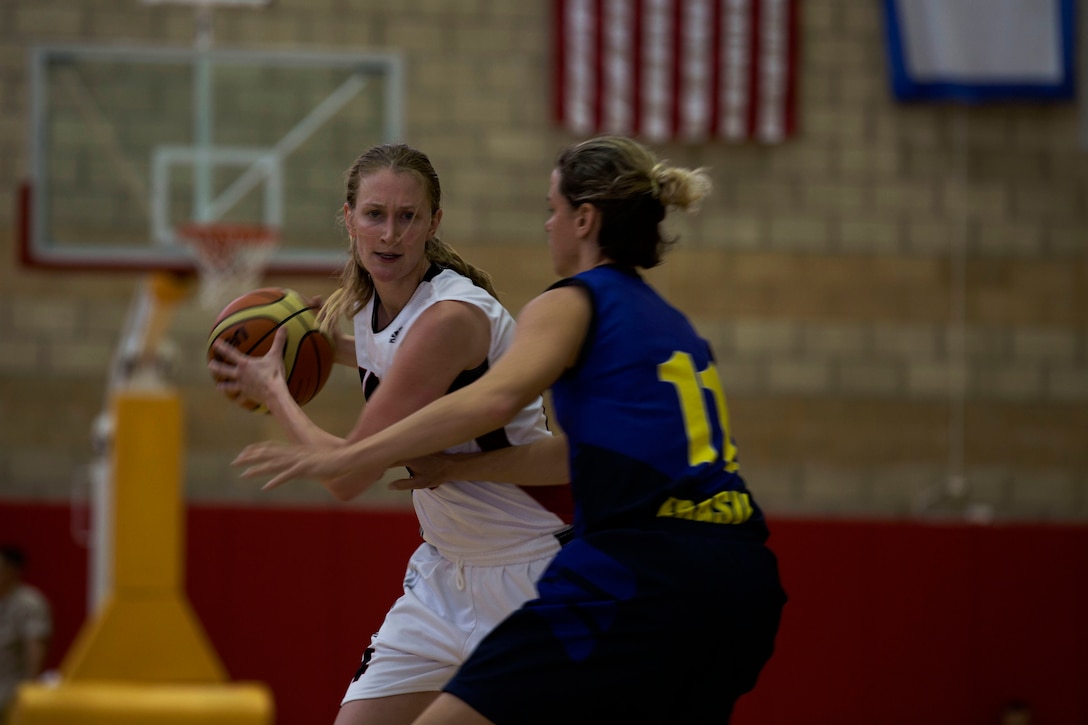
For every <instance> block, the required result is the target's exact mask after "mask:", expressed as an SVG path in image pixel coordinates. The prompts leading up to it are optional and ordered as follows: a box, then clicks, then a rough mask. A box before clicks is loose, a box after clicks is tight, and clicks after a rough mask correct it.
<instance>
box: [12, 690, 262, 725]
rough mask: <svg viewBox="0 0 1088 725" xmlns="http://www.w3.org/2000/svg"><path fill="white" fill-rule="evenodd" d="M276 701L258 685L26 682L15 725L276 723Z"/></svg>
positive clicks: (19, 698) (17, 703) (255, 724)
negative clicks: (274, 706) (58, 683)
mask: <svg viewBox="0 0 1088 725" xmlns="http://www.w3.org/2000/svg"><path fill="white" fill-rule="evenodd" d="M274 719H275V713H274V708H273V706H272V697H271V694H270V693H269V692H268V690H267V688H266V686H265V685H263V684H261V683H257V682H246V683H235V684H230V685H146V684H145V685H132V684H127V683H124V682H108V681H103V682H83V683H71V684H66V685H62V686H59V687H53V686H49V685H45V684H39V683H33V684H24V685H22V686H21V687H20V688H19V694H18V699H17V700H16V702H15V709H14V711H13V713H12V719H11V721H10V725H148V723H154V724H155V725H195V724H196V723H199V725H271V723H272V722H273V721H274Z"/></svg>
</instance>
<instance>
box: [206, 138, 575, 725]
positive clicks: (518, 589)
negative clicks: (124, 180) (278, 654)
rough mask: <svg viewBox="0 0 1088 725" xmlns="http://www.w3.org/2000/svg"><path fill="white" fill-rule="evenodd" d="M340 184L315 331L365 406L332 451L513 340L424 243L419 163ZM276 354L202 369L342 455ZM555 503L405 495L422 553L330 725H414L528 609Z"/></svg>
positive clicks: (524, 434)
mask: <svg viewBox="0 0 1088 725" xmlns="http://www.w3.org/2000/svg"><path fill="white" fill-rule="evenodd" d="M346 178H347V184H346V186H347V189H346V195H345V196H346V198H345V202H344V209H343V214H344V224H345V227H346V229H347V232H348V236H349V238H350V240H351V256H350V259H349V260H348V262H347V264H346V265H345V267H344V269H343V272H342V273H341V278H340V287H339V288H338V289H337V290H336V291H335V292H334V293H333V294H332V295H331V296H330V297H329V299H328V301H327V302H326V303H325V304H324V305H323V306H322V310H321V316H320V319H321V323H322V327H323V329H325V330H326V331H327V332H330V333H331V334H333V335H334V336H335V337H336V338H337V341H338V344H337V362H340V363H343V364H348V365H353V366H357V367H358V369H359V375H360V378H361V380H362V384H363V391H364V395H365V397H366V405H365V406H364V408H363V411H362V412H361V413H360V415H359V418H358V420H357V422H356V424H355V426H354V428H353V429H352V431H351V432H350V433H349V434H348V435H347V436H346V439H347V440H352V441H354V440H359V439H362V438H365V437H367V436H369V435H371V434H373V433H375V432H377V431H380V430H382V429H384V428H386V427H388V426H389V425H391V424H393V423H395V422H397V421H399V420H400V419H402V418H404V417H406V416H407V415H409V414H411V413H413V412H414V411H416V410H418V409H420V408H422V407H424V406H425V405H427V404H428V403H430V402H432V401H433V400H436V399H437V398H439V397H441V396H442V395H444V394H446V393H447V392H451V391H453V390H456V389H457V388H460V387H463V386H465V385H467V384H468V383H470V382H472V381H473V380H476V379H477V378H479V377H480V376H481V375H483V374H485V373H486V372H487V370H488V368H489V366H491V365H493V364H494V362H495V360H496V359H498V357H499V356H501V355H502V354H503V352H505V350H506V348H507V346H508V345H509V344H510V341H511V340H512V339H513V332H514V320H513V318H512V317H511V315H510V314H509V313H508V312H507V311H506V309H505V308H503V306H502V305H501V304H500V303H499V302H498V300H497V299H496V296H495V293H494V290H493V289H492V287H491V283H490V280H489V278H488V277H487V275H486V274H484V273H483V272H481V271H480V270H478V269H476V268H474V267H472V266H471V265H468V264H467V263H465V262H464V260H462V259H461V258H460V257H459V256H458V255H457V254H456V252H454V251H453V250H452V249H451V248H450V247H448V246H447V245H446V244H444V243H443V242H441V241H440V240H439V239H438V238H437V236H436V232H437V230H438V226H439V222H440V221H441V218H442V210H441V205H440V200H441V191H440V185H439V181H438V176H437V174H436V172H435V170H434V168H433V166H432V165H431V162H430V160H429V159H428V158H427V156H426V155H424V154H423V153H421V152H420V151H418V150H416V149H413V148H410V147H408V146H404V145H399V144H388V145H381V146H376V147H374V148H371V149H369V150H368V151H366V152H365V153H363V154H362V155H361V156H360V157H359V158H358V159H356V161H355V163H354V164H353V165H352V167H351V168H350V169H349V171H348V173H347V177H346ZM343 318H350V319H351V320H352V324H353V326H354V333H355V335H354V340H352V339H351V338H349V337H347V336H344V335H340V334H339V333H338V332H337V331H336V326H337V323H338V322H339V321H340V320H341V319H343ZM283 343H284V336H283V335H277V338H276V341H275V343H274V344H273V346H272V349H271V350H270V352H269V354H268V355H266V356H264V357H260V358H251V357H247V356H245V355H243V354H242V353H240V352H239V351H238V350H236V349H234V348H232V347H230V346H229V345H227V344H226V343H221V344H219V345H218V346H217V347H216V351H217V352H218V353H219V354H220V355H221V356H222V358H223V359H224V361H225V362H215V361H213V362H211V363H209V369H210V370H211V371H212V373H213V375H215V376H216V377H217V378H219V379H221V380H223V382H221V383H220V384H219V386H220V388H221V389H222V390H223V391H224V392H238V393H240V396H239V401H240V402H242V401H245V400H250V401H253V402H259V403H263V404H265V405H266V406H267V407H268V409H269V411H270V412H271V413H272V415H273V416H275V418H276V420H277V421H278V422H279V423H280V424H281V425H282V427H283V429H284V430H285V432H286V433H287V435H288V436H289V437H290V438H291V439H292V440H293V441H295V442H297V443H310V444H319V445H320V444H322V443H328V444H332V443H338V442H341V441H343V440H345V438H340V437H338V436H335V435H333V434H332V433H329V432H327V431H325V430H323V429H322V428H320V427H319V426H317V425H316V424H315V423H314V422H313V421H311V420H310V419H309V417H307V415H306V414H305V413H304V412H303V411H302V409H301V408H300V407H299V406H298V404H297V403H295V401H294V400H293V399H292V398H291V395H290V393H289V391H288V389H287V386H286V383H285V382H284V376H283V365H282V350H283ZM548 435H550V434H549V432H548V430H547V427H546V421H545V417H544V411H543V400H542V399H541V398H539V397H538V398H537V399H536V400H535V401H533V402H532V403H531V404H530V405H528V406H526V407H525V408H524V409H523V410H521V411H520V412H519V413H518V414H517V415H516V416H515V417H514V419H513V420H512V421H511V422H510V423H509V424H508V425H507V426H505V427H504V428H501V429H498V430H495V431H491V432H489V433H487V434H486V435H484V436H481V437H480V438H478V439H476V440H474V441H470V442H467V443H464V444H462V445H459V446H456V447H455V448H452V449H449V450H450V452H471V451H484V450H494V449H497V448H501V447H505V446H509V445H520V444H524V443H529V442H532V441H535V440H539V439H540V438H542V437H545V436H548ZM374 480H375V479H373V478H361V477H359V476H356V475H354V474H350V473H349V474H347V475H344V476H341V477H338V478H334V479H328V480H324V481H322V483H323V484H324V486H325V487H326V488H327V489H328V490H329V491H330V492H331V493H332V494H333V495H334V496H336V498H338V499H340V500H345V501H346V500H350V499H352V498H354V497H356V496H358V495H359V494H361V493H362V492H364V491H365V490H367V488H369V487H370V486H371V485H372V484H373V483H374ZM530 492H531V493H530ZM569 496H570V494H569V486H556V487H547V488H536V487H534V488H520V487H517V486H511V485H508V484H502V483H493V482H487V481H459V482H455V483H452V484H450V483H447V484H445V485H443V486H440V487H438V488H435V489H424V490H417V491H414V492H413V504H414V507H415V510H416V514H417V516H418V518H419V522H420V531H421V534H422V537H423V540H424V541H423V543H422V544H421V545H420V547H419V548H418V549H417V550H416V552H415V553H414V554H413V556H412V558H411V560H410V562H409V564H408V570H407V573H406V575H405V580H404V594H403V596H401V597H400V599H398V600H397V601H396V603H394V604H393V607H392V608H391V609H390V610H389V612H388V614H387V615H386V618H385V621H384V623H383V624H382V626H381V628H380V629H379V631H378V632H377V633H376V634H375V635H374V637H373V639H372V640H371V642H370V646H369V647H367V649H366V651H365V652H364V654H363V657H362V662H361V664H360V666H359V668H358V670H357V671H356V672H355V673H354V676H353V677H351V678H350V680H351V681H350V684H349V685H348V688H347V692H346V694H345V696H344V698H343V701H342V703H341V708H340V712H339V714H338V716H337V719H336V725H348V724H349V723H351V724H359V725H375V724H379V723H380V724H381V725H396V724H397V723H410V722H412V720H413V719H414V718H415V717H416V716H417V715H419V714H420V713H421V712H422V711H423V710H424V709H425V708H426V707H427V705H429V704H430V703H431V702H432V701H433V700H434V699H435V698H436V697H437V696H438V694H439V693H440V692H441V690H442V688H443V686H444V685H445V684H446V682H447V681H448V680H449V679H450V678H451V677H452V676H453V674H454V673H455V672H456V671H457V669H458V667H459V665H460V664H461V663H462V662H463V661H464V659H465V658H466V657H467V656H468V655H469V653H471V652H472V650H473V648H474V647H475V645H476V644H477V643H478V642H479V641H480V640H481V639H482V638H483V637H484V636H485V635H486V634H487V633H488V632H490V631H491V629H492V628H493V627H494V626H495V625H496V624H498V623H499V622H500V621H502V619H503V618H505V617H506V615H507V614H509V613H510V612H512V611H514V610H515V609H517V608H518V607H519V606H520V605H521V604H522V603H523V602H524V601H526V600H528V599H531V598H533V597H535V596H536V589H535V584H536V581H537V578H538V577H539V575H540V574H541V572H543V570H544V569H545V567H546V566H547V564H548V563H549V562H550V561H551V559H552V557H553V556H554V555H555V554H556V553H557V551H558V550H559V547H560V541H561V539H562V537H563V535H564V533H565V532H566V531H567V529H566V525H567V524H569V522H570V512H571V509H572V505H571V501H570V497H569Z"/></svg>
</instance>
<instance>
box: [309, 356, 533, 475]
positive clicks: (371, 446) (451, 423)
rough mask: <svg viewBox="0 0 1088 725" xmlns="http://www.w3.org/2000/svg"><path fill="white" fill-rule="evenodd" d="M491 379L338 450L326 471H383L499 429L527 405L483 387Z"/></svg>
mask: <svg viewBox="0 0 1088 725" xmlns="http://www.w3.org/2000/svg"><path fill="white" fill-rule="evenodd" d="M491 375H493V373H488V375H485V376H484V378H483V379H481V380H480V381H479V382H477V383H473V384H472V385H470V386H468V387H465V388H462V389H460V390H458V391H456V392H453V393H450V394H449V395H445V396H443V397H441V398H439V399H438V400H436V401H434V402H433V403H431V404H430V405H428V406H427V407H425V408H423V409H422V410H419V411H417V412H415V413H413V414H412V415H410V416H408V417H407V418H404V419H402V420H400V421H398V422H397V423H395V424H393V425H391V426H389V427H387V428H385V429H384V430H382V431H381V432H379V433H376V434H374V435H372V436H369V437H367V438H363V439H362V440H360V441H357V442H355V443H353V444H349V445H346V446H342V447H340V448H339V449H338V450H336V451H335V452H332V453H330V454H329V455H328V456H327V458H326V465H327V466H328V470H336V471H340V472H342V474H341V475H349V474H350V472H351V471H352V470H356V469H360V470H372V471H373V470H381V471H384V470H386V469H388V468H392V467H394V466H396V465H399V464H400V462H402V461H407V460H410V459H412V458H420V457H422V456H426V455H429V454H431V453H436V452H438V451H441V450H444V449H446V448H450V447H452V446H455V445H457V444H459V443H463V442H465V441H468V440H472V439H473V438H476V437H478V436H481V435H483V434H485V433H488V432H490V431H493V430H495V429H497V428H501V427H503V426H504V425H506V424H507V423H509V422H510V421H511V420H512V419H513V418H514V416H515V415H516V414H517V412H518V411H520V410H521V408H522V407H523V406H524V405H526V404H527V402H528V401H525V400H522V399H521V397H519V396H518V395H516V394H515V395H508V394H504V393H503V391H501V390H498V391H495V390H494V389H493V386H490V385H488V383H490V382H491V381H490V380H488V377H489V376H491Z"/></svg>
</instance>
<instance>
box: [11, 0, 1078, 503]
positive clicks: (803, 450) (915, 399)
mask: <svg viewBox="0 0 1088 725" xmlns="http://www.w3.org/2000/svg"><path fill="white" fill-rule="evenodd" d="M800 2H801V31H802V45H801V61H800V62H801V66H800V68H801V73H800V98H799V125H800V133H799V136H798V137H797V138H796V139H795V140H792V141H790V142H788V143H787V144H785V145H781V146H776V147H758V146H730V145H726V144H721V143H714V144H707V145H702V146H696V147H687V146H680V145H676V146H668V145H666V146H659V147H657V150H658V151H659V152H660V154H661V155H663V156H664V157H666V158H668V159H670V160H671V161H673V162H675V163H680V164H684V165H691V166H707V167H709V168H710V169H711V172H712V175H713V177H714V180H715V183H716V188H715V192H714V195H713V196H712V197H711V199H710V200H709V202H708V203H706V204H705V205H704V208H703V211H702V213H701V214H700V215H699V216H697V217H693V218H683V219H677V220H675V221H674V222H673V224H672V229H673V230H674V231H675V232H677V233H679V234H680V236H681V244H680V245H679V246H678V247H677V248H676V249H675V251H674V252H673V254H672V256H671V258H670V259H669V260H668V261H667V262H666V264H665V265H664V266H663V267H662V268H660V269H657V270H654V271H653V272H652V273H651V274H650V278H651V279H652V280H653V281H654V282H655V283H656V284H657V285H658V286H659V288H660V289H661V290H662V291H663V292H664V293H665V294H666V295H667V296H668V297H670V299H672V300H673V301H674V302H675V303H676V304H677V305H678V306H679V307H681V308H682V309H684V310H685V311H686V312H687V313H689V314H690V315H691V316H692V318H693V319H694V321H695V322H696V324H697V325H698V327H699V328H700V329H701V331H702V332H703V333H704V334H705V335H706V336H707V337H708V338H709V339H710V340H711V341H712V342H713V344H714V346H715V349H716V351H717V353H718V356H719V358H720V359H721V372H722V377H723V382H724V385H725V388H726V393H727V395H728V397H729V401H730V409H731V415H732V419H733V424H734V428H735V432H736V436H737V439H738V444H739V447H740V453H741V461H742V466H743V470H744V471H745V472H746V475H747V477H748V479H749V481H750V483H751V485H752V487H753V489H754V490H755V492H756V495H757V496H758V497H759V498H760V500H761V501H762V502H763V503H764V505H765V507H766V508H768V509H769V510H771V511H772V512H781V513H790V514H799V515H845V516H892V517H904V516H912V515H915V514H916V513H917V512H918V510H919V508H920V507H922V506H924V505H926V504H927V503H928V504H929V509H928V510H929V511H930V513H933V514H937V515H942V514H956V515H959V514H961V513H964V512H966V513H968V514H971V515H979V516H981V515H986V514H987V512H988V513H989V514H992V515H995V516H998V517H1002V518H1005V517H1007V518H1019V519H1044V520H1057V519H1078V520H1084V519H1088V249H1086V248H1088V155H1086V152H1085V150H1084V149H1082V148H1080V147H1079V145H1078V118H1077V110H1076V108H1075V107H1074V106H1071V105H1062V106H1045V107H1035V106H1026V105H1017V106H1003V107H985V108H960V107H952V106H911V107H904V106H900V105H898V104H895V103H894V102H893V101H892V100H891V99H890V97H889V93H888V90H887V82H886V78H885V64H884V56H883V52H884V50H883V35H882V32H883V29H882V25H881V14H880V9H879V4H878V3H877V2H876V1H875V0H800ZM215 17H216V21H215V23H216V24H215V33H216V42H217V44H218V45H220V46H234V47H254V48H269V47H277V46H278V47H284V48H291V49H296V50H297V49H321V50H341V51H361V50H387V49H395V50H398V51H399V52H401V53H402V54H403V56H404V58H405V61H406V69H407V76H406V88H407V98H406V108H405V119H406V139H405V140H407V141H408V142H410V143H412V144H414V145H416V146H419V147H420V148H423V149H424V150H426V151H427V152H428V153H429V154H430V155H431V157H432V160H433V161H434V162H435V165H436V166H437V168H438V170H439V173H440V174H441V176H442V180H443V186H444V188H445V190H446V203H445V207H446V210H445V217H444V221H443V236H444V238H446V239H447V240H448V241H450V242H451V243H452V244H453V245H454V246H455V247H457V248H458V249H459V250H460V251H461V252H462V253H463V254H464V255H465V256H466V257H467V258H469V259H470V260H471V261H473V262H474V263H477V264H479V265H480V266H482V267H484V268H486V269H488V270H489V271H490V272H491V273H492V275H493V276H494V277H495V279H496V282H497V285H498V287H499V288H500V290H502V291H503V292H504V294H505V299H506V301H507V303H508V305H509V306H510V307H511V309H512V310H515V311H516V310H518V309H520V307H521V305H523V304H524V303H525V301H527V300H528V299H529V298H530V297H531V296H532V295H533V294H534V293H535V292H537V291H539V290H540V289H542V288H543V287H544V286H545V285H546V284H547V283H548V282H549V281H550V280H551V279H552V275H551V272H550V270H549V269H548V259H547V254H546V252H545V250H544V247H543V243H544V242H543V240H544V235H543V231H542V228H541V227H542V223H543V218H544V203H543V198H544V195H545V192H546V187H547V173H548V170H549V167H550V163H551V160H552V158H553V156H554V153H555V152H556V150H558V148H559V147H561V146H562V145H563V144H565V143H566V142H568V141H569V140H571V139H570V138H569V137H568V136H567V135H566V134H564V133H563V132H561V131H559V130H557V129H555V128H554V127H553V126H552V125H551V123H550V112H549V108H548V99H549V77H548V71H549V55H548V47H549V46H548V42H549V38H548V28H549V22H550V16H549V13H548V4H547V3H546V2H523V1H522V0H476V1H475V2H468V1H460V2H457V3H444V2H437V1H436V0H404V2H398V3H385V2H376V1H373V0H367V1H365V2H364V1H362V0H359V1H353V2H350V3H349V2H347V1H346V0H276V2H275V3H274V4H273V6H272V7H270V8H269V9H266V10H262V11H248V10H222V11H218V12H217V14H216V16H215ZM192 37H193V12H192V11H191V10H190V9H188V8H179V7H170V6H161V7H146V6H143V5H141V4H140V3H139V2H138V0H124V1H123V2H118V1H117V0H84V1H83V2H79V3H73V2H65V1H62V0H8V1H7V2H4V3H2V4H0V58H2V59H3V64H2V66H0V68H2V70H0V99H3V102H2V103H0V160H2V163H0V198H4V199H8V200H9V201H8V203H6V204H0V250H2V253H3V255H4V256H3V258H4V259H5V260H7V261H5V262H3V263H2V264H0V340H2V342H0V350H2V351H3V353H2V354H0V396H2V397H0V496H5V497H32V498H62V497H67V496H68V495H70V491H71V489H72V487H73V483H75V485H76V490H77V493H78V492H79V491H80V490H82V489H81V488H80V486H81V485H82V484H81V483H80V481H81V480H82V479H83V478H85V474H84V469H85V467H86V464H87V463H88V462H89V461H90V460H92V451H91V433H90V431H91V427H92V424H93V421H94V419H95V417H96V416H97V415H98V413H99V411H100V410H101V408H102V405H103V394H104V386H105V382H106V376H107V367H108V362H109V360H110V358H111V356H112V354H113V350H114V347H115V345H116V342H117V340H118V336H119V334H120V329H121V325H122V322H123V319H124V316H125V311H126V308H127V306H128V304H129V301H130V299H131V297H132V294H133V291H134V290H135V289H136V287H137V285H138V284H139V283H140V281H141V280H140V279H139V278H138V277H136V276H134V275H126V274H119V273H112V274H91V273H86V272H83V273H80V272H75V273H72V272H45V271H33V270H25V269H19V268H18V266H17V264H16V263H15V261H14V260H15V259H16V249H15V242H14V239H13V235H12V233H11V230H12V222H13V217H14V214H13V209H14V200H15V189H16V185H17V183H18V181H19V179H20V178H21V177H22V175H23V174H24V173H25V171H26V168H27V155H26V148H25V143H26V123H27V108H28V103H27V81H26V73H25V70H26V51H27V48H28V47H29V46H31V45H33V44H35V43H44V42H50V43H66V42H71V43H75V42H80V43H106V42H117V43H126V44H134V43H150V44H158V45H177V46H181V47H184V46H186V45H188V44H189V43H191V40H192ZM360 150H361V149H360ZM348 161H350V159H348ZM345 165H346V162H342V161H340V160H335V161H333V160H330V161H329V163H328V168H315V169H313V170H312V171H313V173H314V174H315V175H317V176H321V175H327V176H329V177H331V178H334V179H338V178H339V176H340V174H341V172H342V170H343V166H345ZM338 203H339V200H338V199H337V198H331V199H329V210H330V214H331V213H332V212H333V211H335V209H336V207H337V205H338ZM269 281H270V282H271V283H274V284H287V285H291V286H295V287H297V288H299V289H300V290H302V291H304V292H308V293H318V292H321V293H328V292H329V291H330V290H331V286H330V282H329V280H326V279H323V278H320V277H318V278H273V279H270V280H269ZM209 326H210V321H209V320H208V318H207V313H206V312H204V311H202V310H200V309H199V308H198V307H197V306H196V305H195V303H193V302H187V303H185V304H184V305H183V306H182V307H181V309H180V310H179V311H178V313H177V317H176V320H175V325H174V328H173V331H172V339H173V342H174V343H175V347H176V350H177V358H176V363H177V373H176V384H177V385H178V387H179V389H180V390H181V392H182V394H183V396H184V400H185V405H186V410H187V426H186V428H187V451H188V455H187V459H186V460H187V473H186V480H187V485H188V491H189V495H190V497H191V498H193V499H200V500H223V499H227V500H252V501H262V502H270V503H277V504H279V503H296V502H299V501H303V502H307V503H314V504H321V503H326V502H329V501H330V500H331V499H330V498H329V497H328V496H326V495H325V493H324V492H323V491H322V490H320V488H318V487H317V486H316V485H315V484H314V485H311V484H300V485H297V486H294V487H288V488H287V489H281V490H279V491H275V492H272V493H270V494H258V493H257V492H256V491H255V489H256V486H255V485H253V484H252V483H245V482H242V481H239V480H238V479H237V477H236V476H235V475H234V472H233V471H232V470H230V469H229V467H228V465H227V464H228V462H229V460H230V458H231V457H232V456H233V455H234V453H235V452H236V451H237V450H238V448H239V447H241V446H242V445H244V444H245V443H247V442H249V441H252V440H256V439H258V438H262V437H268V436H274V435H275V434H276V431H275V426H274V424H273V423H272V421H270V420H268V419H266V418H261V417H257V416H254V415H252V414H249V413H245V412H243V411H240V410H234V409H232V408H227V407H225V405H224V403H223V401H222V400H221V399H220V397H219V396H218V394H217V393H216V392H215V391H214V390H212V389H211V386H210V384H209V382H208V378H207V375H206V372H205V370H204V368H203V362H202V358H203V346H204V339H205V335H206V332H207V329H208V327H209ZM356 382H357V381H356V379H355V376H354V375H353V374H352V373H351V371H348V370H338V371H337V372H336V376H335V377H334V379H333V380H332V381H331V382H330V384H329V386H328V387H327V388H326V390H325V391H324V392H323V393H322V394H321V396H319V398H318V399H317V400H315V401H314V402H313V403H312V404H311V406H310V408H309V410H310V411H311V412H312V415H313V416H314V418H315V419H316V420H318V422H320V423H322V424H323V425H326V426H328V427H329V428H330V429H332V430H335V431H338V432H343V431H346V430H347V428H348V427H349V426H350V425H351V423H352V422H353V420H354V416H355V411H356V409H357V406H358V402H359V400H360V396H359V393H358V391H357V389H356ZM960 477H962V480H963V481H964V483H965V491H966V495H964V496H960V497H958V498H957V497H953V498H952V499H951V500H947V499H946V500H942V499H941V494H943V493H946V492H948V491H949V490H951V491H952V492H953V493H954V492H955V491H957V490H959V489H949V481H957V480H959V479H960ZM360 504H362V505H381V506H386V505H389V506H402V505H404V504H405V499H404V497H403V496H400V495H397V496H393V495H391V494H387V493H383V492H381V491H374V492H372V493H369V494H367V495H366V496H364V497H362V499H361V500H360Z"/></svg>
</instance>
